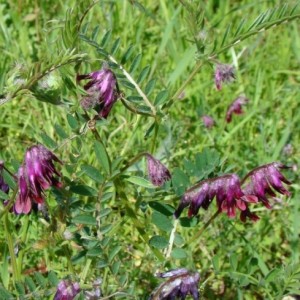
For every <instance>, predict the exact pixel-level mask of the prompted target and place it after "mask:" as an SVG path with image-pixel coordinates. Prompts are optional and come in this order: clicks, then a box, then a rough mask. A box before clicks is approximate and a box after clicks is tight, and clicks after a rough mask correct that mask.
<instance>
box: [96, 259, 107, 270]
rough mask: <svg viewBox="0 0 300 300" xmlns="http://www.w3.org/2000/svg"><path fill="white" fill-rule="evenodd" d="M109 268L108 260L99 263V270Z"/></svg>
mask: <svg viewBox="0 0 300 300" xmlns="http://www.w3.org/2000/svg"><path fill="white" fill-rule="evenodd" d="M107 266H108V262H107V260H104V259H102V260H99V262H98V263H97V268H99V269H101V268H106V267H107Z"/></svg>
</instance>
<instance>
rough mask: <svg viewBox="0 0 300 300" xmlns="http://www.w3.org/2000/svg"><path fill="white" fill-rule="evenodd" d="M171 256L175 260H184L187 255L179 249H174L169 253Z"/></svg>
mask: <svg viewBox="0 0 300 300" xmlns="http://www.w3.org/2000/svg"><path fill="white" fill-rule="evenodd" d="M171 256H172V257H173V258H175V259H184V258H186V257H187V253H186V251H185V250H183V249H181V248H174V249H173V250H172V252H171Z"/></svg>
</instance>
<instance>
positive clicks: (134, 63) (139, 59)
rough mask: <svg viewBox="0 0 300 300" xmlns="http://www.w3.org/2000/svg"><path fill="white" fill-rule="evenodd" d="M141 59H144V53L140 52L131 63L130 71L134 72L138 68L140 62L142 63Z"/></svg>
mask: <svg viewBox="0 0 300 300" xmlns="http://www.w3.org/2000/svg"><path fill="white" fill-rule="evenodd" d="M141 59H142V54H140V53H139V54H138V55H137V56H136V57H135V58H134V60H133V62H132V64H131V66H130V68H129V73H133V72H134V71H135V70H136V69H137V67H138V66H139V64H140V62H141Z"/></svg>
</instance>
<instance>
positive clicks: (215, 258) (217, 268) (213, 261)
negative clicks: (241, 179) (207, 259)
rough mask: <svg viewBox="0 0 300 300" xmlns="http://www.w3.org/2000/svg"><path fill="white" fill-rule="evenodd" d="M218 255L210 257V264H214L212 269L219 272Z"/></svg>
mask: <svg viewBox="0 0 300 300" xmlns="http://www.w3.org/2000/svg"><path fill="white" fill-rule="evenodd" d="M219 261H220V260H219V256H218V255H215V256H214V257H213V258H212V264H213V266H214V269H215V271H216V272H219V270H220V264H219Z"/></svg>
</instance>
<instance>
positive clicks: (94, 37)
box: [91, 25, 100, 41]
mask: <svg viewBox="0 0 300 300" xmlns="http://www.w3.org/2000/svg"><path fill="white" fill-rule="evenodd" d="M99 31H100V25H96V26H95V28H94V29H93V32H92V34H91V37H92V40H93V41H95V40H96V39H97V36H98V34H99Z"/></svg>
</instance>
